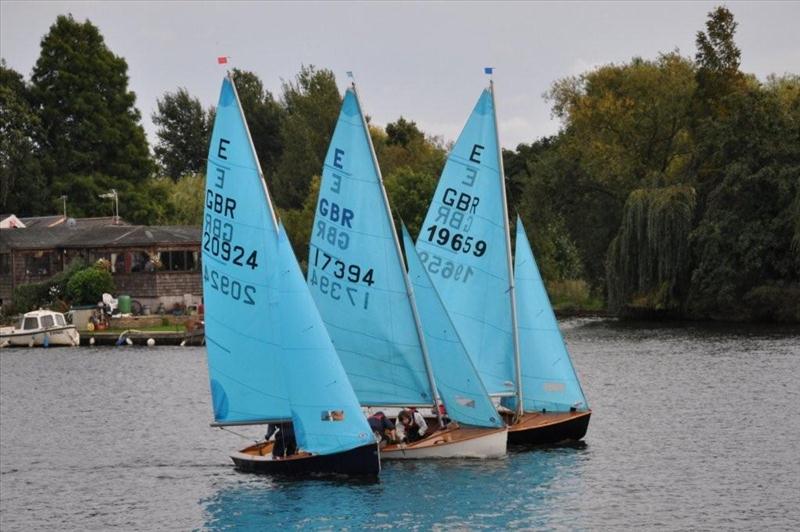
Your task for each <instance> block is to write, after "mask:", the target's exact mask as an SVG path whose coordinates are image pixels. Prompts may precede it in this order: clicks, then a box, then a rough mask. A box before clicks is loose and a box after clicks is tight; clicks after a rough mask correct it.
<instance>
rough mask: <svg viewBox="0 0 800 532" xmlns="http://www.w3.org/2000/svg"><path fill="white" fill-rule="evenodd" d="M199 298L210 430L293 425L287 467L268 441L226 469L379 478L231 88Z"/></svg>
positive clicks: (221, 126) (217, 134) (219, 121)
mask: <svg viewBox="0 0 800 532" xmlns="http://www.w3.org/2000/svg"><path fill="white" fill-rule="evenodd" d="M203 292H204V297H205V306H206V310H205V319H206V340H207V342H206V343H207V353H208V371H209V377H210V381H211V395H212V402H213V408H214V420H215V423H213V425H215V426H227V425H252V424H262V423H276V422H282V423H288V422H291V424H292V426H293V428H294V434H295V436H296V440H297V447H298V450H297V452H295V453H293V454H290V455H288V456H279V457H275V456H273V454H272V445H273V444H272V442H264V443H260V444H257V445H253V446H249V447H247V448H245V449H242V450H241V451H238V452H235V453H233V454H232V455H231V458H232V459H233V462H234V464H235V465H236V466H237V467H238V468H239V469H242V470H246V471H253V472H260V473H281V474H289V475H297V474H308V473H315V474H316V473H323V474H324V473H339V474H348V475H377V474H378V472H379V471H380V458H379V451H378V447H377V444H376V443H375V441H374V438H373V435H372V431H371V430H370V428H369V425H368V423H367V422H366V420H365V419H364V416H363V415H362V413H361V408H360V405H359V404H358V401H357V399H356V396H355V394H354V393H353V389H352V388H351V386H350V383H349V381H348V379H347V375H346V373H345V372H344V369H343V368H342V365H341V362H340V361H339V358H338V356H337V354H336V351H335V349H334V347H333V345H332V344H331V341H330V337H329V336H328V334H327V331H326V329H325V326H324V324H323V322H322V319H321V318H320V316H319V313H318V312H317V310H316V307H315V305H314V302H313V299H312V298H311V294H310V293H309V291H308V287H307V286H306V284H305V280H304V278H303V276H302V273H301V271H300V268H299V266H298V264H297V260H296V258H295V256H294V252H293V251H292V247H291V244H290V243H289V240H288V237H287V236H286V232H285V230H284V229H283V227H282V225H281V224H280V223H279V222H278V221H277V218H276V216H275V211H274V209H273V207H272V204H271V201H270V198H269V192H268V190H267V188H266V184H265V182H264V179H263V177H262V173H261V169H260V167H259V165H258V159H257V157H256V156H255V152H254V149H253V145H252V141H251V139H250V134H249V131H248V129H247V124H246V121H245V119H244V115H243V113H242V109H241V104H240V103H239V98H238V95H237V94H236V89H235V87H234V84H233V80H232V79H231V78H230V77H226V78H225V79H224V80H223V83H222V89H221V92H220V98H219V105H218V106H217V111H216V118H215V122H214V131H213V134H212V138H211V145H210V148H209V155H208V171H207V174H206V204H205V213H204V224H203Z"/></svg>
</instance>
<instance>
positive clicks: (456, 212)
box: [417, 89, 514, 395]
mask: <svg viewBox="0 0 800 532" xmlns="http://www.w3.org/2000/svg"><path fill="white" fill-rule="evenodd" d="M498 156H499V154H498V145H497V131H496V126H495V120H494V101H493V98H492V93H491V91H490V90H489V89H486V90H484V91H483V93H482V94H481V96H480V98H479V99H478V103H477V104H476V105H475V108H474V109H473V111H472V114H471V115H470V117H469V120H467V124H466V125H465V126H464V129H463V130H462V132H461V135H460V136H459V137H458V140H457V141H456V144H455V146H454V147H453V150H452V151H451V152H450V155H449V156H448V158H447V163H446V164H445V167H444V170H443V172H442V176H441V178H440V179H439V184H438V186H437V188H436V192H435V194H434V197H433V200H432V202H431V205H430V207H429V209H428V213H427V215H426V217H425V222H424V223H423V225H422V230H421V231H420V234H419V236H418V237H417V251H418V252H419V257H420V260H421V261H422V263H423V264H424V265H425V267H426V270H427V272H428V273H429V274H430V276H431V279H432V280H433V284H434V286H435V287H436V289H437V290H438V292H439V295H440V296H441V298H442V301H443V302H444V304H445V307H446V308H447V310H448V312H449V313H450V317H451V318H452V320H453V323H454V324H455V326H456V329H457V330H458V333H459V335H460V336H461V339H462V340H463V342H464V346H465V347H466V349H467V352H468V353H469V354H470V356H471V357H473V361H474V362H475V365H476V367H477V368H478V371H479V373H480V376H481V378H482V379H483V383H484V384H485V385H486V388H487V389H488V391H489V393H491V394H498V395H501V394H505V395H509V394H512V393H514V362H513V354H514V341H513V335H512V331H513V327H512V318H511V295H510V286H511V279H510V278H509V275H510V274H509V263H508V250H507V248H506V242H507V235H506V229H505V221H504V220H505V208H504V191H503V188H502V187H503V186H504V183H503V181H502V178H501V174H500V169H499V167H498V166H499V158H498Z"/></svg>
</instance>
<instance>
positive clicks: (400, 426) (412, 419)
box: [397, 410, 428, 443]
mask: <svg viewBox="0 0 800 532" xmlns="http://www.w3.org/2000/svg"><path fill="white" fill-rule="evenodd" d="M427 432H428V424H427V423H426V422H425V418H424V417H422V414H420V413H419V412H417V411H416V410H401V411H400V413H399V414H398V415H397V438H398V439H399V440H400V441H404V442H406V443H414V442H415V441H419V440H421V439H422V438H424V437H425V434H426V433H427Z"/></svg>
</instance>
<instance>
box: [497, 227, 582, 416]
mask: <svg viewBox="0 0 800 532" xmlns="http://www.w3.org/2000/svg"><path fill="white" fill-rule="evenodd" d="M514 279H515V284H516V296H517V320H518V323H519V339H520V346H521V348H520V349H521V353H520V358H521V366H522V382H523V390H524V392H523V402H524V407H525V408H524V409H525V410H526V411H540V410H543V409H544V410H547V411H548V412H569V411H570V409H571V408H575V409H577V410H585V409H588V408H589V405H588V404H587V403H586V397H585V396H584V395H583V391H582V390H581V385H580V383H579V382H578V376H577V375H576V374H575V368H573V366H572V361H571V360H570V357H569V352H567V346H566V345H565V344H564V339H563V338H562V337H561V331H560V330H559V328H558V322H557V321H556V316H555V314H554V313H553V307H552V306H551V305H550V299H549V298H548V297H547V290H546V289H545V286H544V283H543V282H542V276H541V275H540V274H539V268H538V267H537V266H536V260H535V259H534V257H533V251H532V250H531V246H530V243H529V242H528V237H527V236H526V235H525V228H524V227H523V226H522V220H521V219H519V217H517V246H516V257H515V262H514ZM512 402H513V401H512ZM509 404H510V403H509Z"/></svg>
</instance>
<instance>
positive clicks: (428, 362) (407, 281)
mask: <svg viewBox="0 0 800 532" xmlns="http://www.w3.org/2000/svg"><path fill="white" fill-rule="evenodd" d="M348 74H349V73H348ZM351 77H352V75H351ZM351 87H352V89H353V94H354V95H355V97H356V102H357V103H358V113H359V115H360V116H361V123H362V124H363V126H364V134H365V135H366V136H367V142H369V150H370V154H371V155H372V164H373V165H374V166H375V172H376V173H377V174H378V183H379V184H380V186H381V194H382V195H383V206H384V209H386V215H387V216H388V217H389V227H391V228H392V238H393V239H394V247H395V251H397V259H398V261H399V262H400V270H401V271H402V272H403V282H404V283H405V285H406V295H408V301H409V303H411V314H412V315H413V316H414V324H415V325H416V327H417V337H418V338H419V345H420V347H421V348H422V360H423V362H424V363H425V372H426V373H427V375H428V385H429V386H430V387H431V395H432V396H433V407H434V409H435V410H436V417H437V418H438V419H439V426H440V427H444V420H443V419H442V411H441V408H440V404H441V398H440V397H439V391H438V390H437V388H436V380H435V379H434V377H433V368H432V367H431V360H430V357H429V356H428V346H427V345H425V337H424V335H423V332H422V323H421V321H420V319H419V312H417V303H416V300H415V299H414V290H413V288H412V287H411V280H410V279H409V278H408V272H407V271H406V267H405V260H404V259H403V252H402V251H401V250H400V240H399V239H398V238H397V229H396V228H395V226H394V219H393V218H392V211H391V209H390V208H389V197H388V196H387V195H386V188H385V187H384V186H383V175H382V174H381V167H380V166H379V165H378V156H377V155H376V154H375V146H373V145H372V136H371V135H370V134H369V125H368V124H367V120H366V118H364V112H363V110H362V109H361V100H360V99H359V97H358V90H356V82H355V81H353V82H351Z"/></svg>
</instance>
